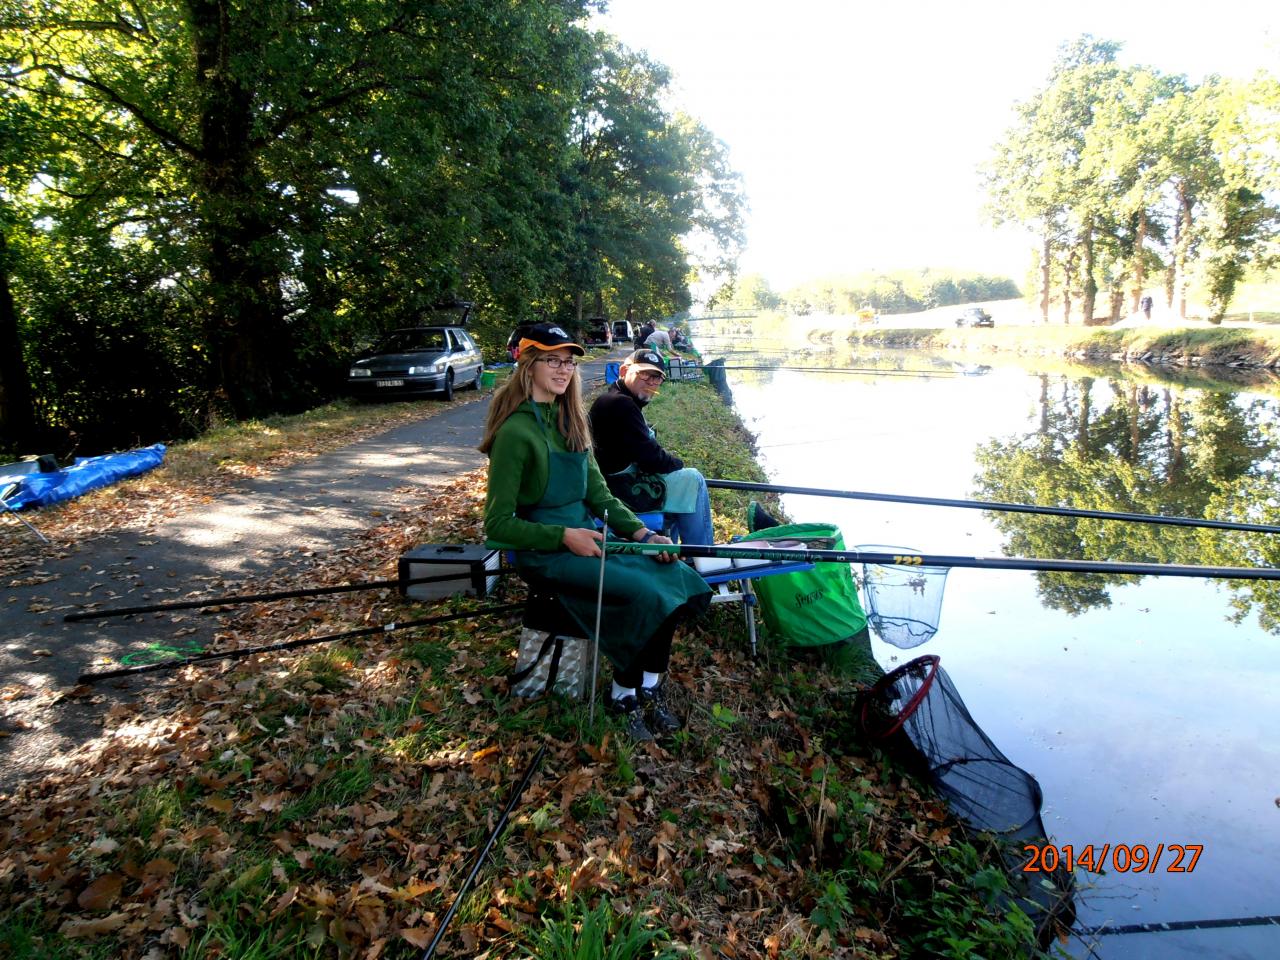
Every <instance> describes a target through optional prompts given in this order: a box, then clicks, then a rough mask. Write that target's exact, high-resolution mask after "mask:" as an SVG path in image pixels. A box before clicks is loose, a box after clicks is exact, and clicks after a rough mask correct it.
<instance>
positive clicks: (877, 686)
mask: <svg viewBox="0 0 1280 960" xmlns="http://www.w3.org/2000/svg"><path fill="white" fill-rule="evenodd" d="M939 661H940V658H939V657H938V655H937V654H934V653H927V654H925V655H924V656H923V657H916V658H915V659H914V660H910V661H908V662H907V663H904V664H903V665H902V666H900V667H898V668H897V669H896V670H891V671H890V672H889V673H886V674H885V675H884V676H883V677H881V678H880V679H879V680H877V681H876V682H875V683H874V684H873V685H872V686H871V688H870V689H869V690H868V691H867V692H866V693H865V694H864V695H863V699H862V729H863V730H865V731H866V732H867V734H868V735H870V736H872V737H875V738H877V739H879V740H883V739H885V738H886V737H891V736H893V735H894V734H895V733H897V732H898V731H899V730H901V729H902V725H903V724H904V723H906V722H907V719H908V718H909V717H910V716H911V715H912V714H913V713H915V712H916V710H917V709H919V707H920V704H921V703H922V702H923V701H924V698H925V697H926V696H928V694H929V688H930V687H932V686H933V681H934V678H935V677H937V675H938V663H939ZM916 671H924V674H925V675H924V679H923V680H922V681H921V682H920V689H919V690H917V691H916V692H915V693H914V694H912V695H911V699H910V700H908V701H907V702H906V703H904V704H903V705H902V707H901V709H899V710H898V715H897V717H896V718H895V719H894V722H893V723H892V724H891V725H890V726H889V727H888V728H887V729H885V730H883V731H880V732H874V731H873V730H872V729H871V724H870V717H869V716H868V711H869V709H870V707H871V704H872V703H874V702H875V701H876V700H877V699H880V698H882V697H883V696H884V695H885V694H886V693H887V692H888V690H889V688H890V687H892V686H893V685H894V684H896V683H897V682H898V681H899V680H901V679H902V678H903V677H904V676H906V675H907V674H908V673H912V672H916Z"/></svg>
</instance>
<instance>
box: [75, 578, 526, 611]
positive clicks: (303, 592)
mask: <svg viewBox="0 0 1280 960" xmlns="http://www.w3.org/2000/svg"><path fill="white" fill-rule="evenodd" d="M514 572H515V571H514V570H507V569H501V568H500V569H498V570H486V571H485V574H484V578H485V579H487V578H489V577H505V576H506V575H507V574H510V573H514ZM474 576H475V574H474V572H471V571H469V572H467V573H442V574H434V575H432V576H430V577H412V578H409V579H406V580H401V579H399V578H396V579H394V580H365V581H362V582H360V583H342V584H338V585H337V586H333V587H300V588H299V589H297V590H279V591H276V592H275V593H240V594H228V595H226V596H221V597H209V598H207V599H204V600H175V601H173V602H172V603H152V604H146V605H144V606H138V607H110V608H108V609H106V610H86V611H83V612H81V613H68V614H67V615H66V616H64V617H63V618H62V619H63V620H64V621H65V622H67V623H76V622H78V621H81V620H97V619H101V618H102V617H126V616H129V615H130V614H135V613H158V612H161V611H166V610H194V609H196V608H198V607H230V606H235V605H236V604H241V603H260V602H264V601H268V600H290V599H293V598H295V597H320V596H325V595H326V594H331V593H355V592H358V591H360V590H376V589H378V588H379V587H408V586H414V585H416V584H419V583H445V582H447V581H450V580H470V579H472V577H474Z"/></svg>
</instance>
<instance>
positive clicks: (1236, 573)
mask: <svg viewBox="0 0 1280 960" xmlns="http://www.w3.org/2000/svg"><path fill="white" fill-rule="evenodd" d="M608 549H609V551H610V552H611V553H641V554H650V555H651V554H655V553H674V554H676V555H677V556H680V557H715V558H718V559H722V560H769V561H778V562H789V563H795V562H797V561H799V562H802V563H871V564H889V565H892V566H903V567H969V568H972V569H976V570H1034V571H1037V572H1040V573H1110V574H1129V575H1133V576H1139V577H1203V578H1205V579H1209V580H1280V569H1277V568H1275V567H1201V566H1189V565H1182V564H1176V563H1123V562H1121V563H1117V562H1111V561H1095V560H1054V559H1038V558H1035V557H966V556H951V555H943V554H938V555H934V554H928V553H925V554H919V553H908V554H900V553H881V552H879V551H870V550H868V551H863V550H809V549H805V548H791V547H752V546H750V542H749V541H748V542H747V543H746V544H729V545H725V546H714V545H707V546H703V545H700V544H670V545H668V544H665V543H622V542H612V541H611V542H610V543H609V546H608Z"/></svg>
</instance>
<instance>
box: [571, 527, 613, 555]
mask: <svg viewBox="0 0 1280 960" xmlns="http://www.w3.org/2000/svg"><path fill="white" fill-rule="evenodd" d="M603 539H604V534H602V533H601V532H600V531H599V530H584V529H583V528H581V527H565V528H564V540H563V541H562V542H563V543H564V546H565V549H566V550H568V551H569V552H570V553H572V554H574V555H576V556H579V557H598V556H600V547H599V546H597V544H599V542H600V541H601V540H603Z"/></svg>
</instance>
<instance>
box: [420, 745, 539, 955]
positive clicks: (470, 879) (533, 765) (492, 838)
mask: <svg viewBox="0 0 1280 960" xmlns="http://www.w3.org/2000/svg"><path fill="white" fill-rule="evenodd" d="M546 752H547V745H546V744H545V743H544V744H542V746H540V747H538V752H537V753H535V754H534V755H533V759H532V760H530V761H529V766H527V767H526V768H525V771H524V776H523V777H521V778H520V783H519V784H517V785H516V788H515V789H514V790H513V791H511V798H510V799H509V800H508V801H507V806H506V809H504V810H503V811H502V816H501V817H499V818H498V822H497V824H495V825H494V828H493V830H491V831H490V833H489V837H488V839H486V840H485V842H484V846H483V847H481V848H480V852H479V853H478V854H476V859H475V862H473V863H472V864H471V871H470V872H469V873H468V874H467V878H466V879H465V880H464V881H462V886H461V887H459V888H458V893H457V895H456V896H455V897H454V898H453V903H451V904H449V909H448V911H446V913H445V915H444V919H443V920H441V921H440V926H438V927H437V928H436V934H435V936H434V937H432V938H431V943H429V944H428V945H427V951H426V953H424V954H423V955H422V960H431V958H432V957H433V956H434V955H435V952H436V947H438V946H439V945H440V941H441V940H442V939H443V938H444V934H445V931H446V930H448V929H449V924H450V922H451V921H452V920H453V915H454V914H455V913H457V912H458V907H459V906H460V905H461V903H462V900H463V898H464V897H465V896H466V895H467V891H469V890H470V889H471V884H473V883H474V882H475V879H476V874H478V873H479V872H480V867H481V866H482V865H483V864H484V858H485V857H487V856H488V855H489V851H490V850H492V849H493V845H494V844H495V843H497V841H498V837H499V836H500V835H501V834H502V831H503V830H504V829H505V828H506V826H507V820H509V819H510V818H511V811H512V810H514V809H515V808H516V804H517V803H519V802H520V798H521V797H522V796H524V792H525V791H526V790H527V789H529V781H530V780H532V779H533V775H534V773H536V772H537V770H538V767H539V766H540V765H541V764H542V758H543V756H545V755H546Z"/></svg>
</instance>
